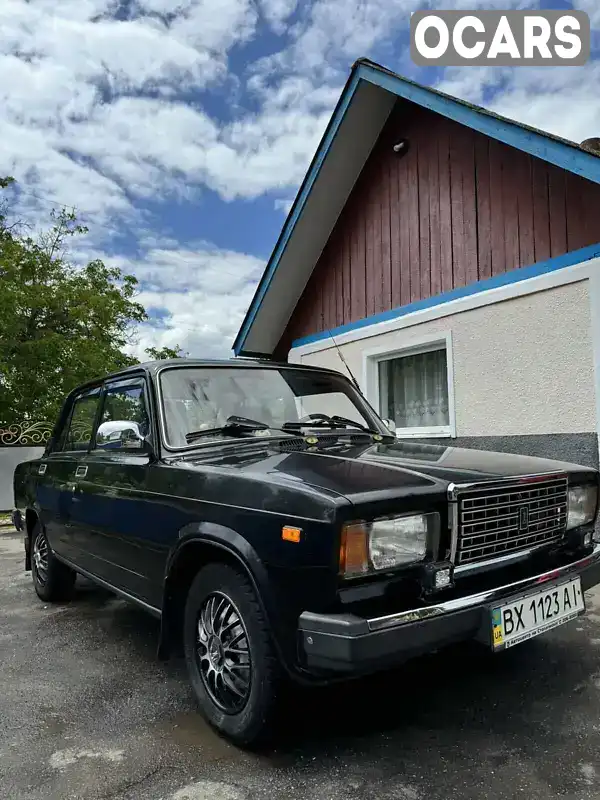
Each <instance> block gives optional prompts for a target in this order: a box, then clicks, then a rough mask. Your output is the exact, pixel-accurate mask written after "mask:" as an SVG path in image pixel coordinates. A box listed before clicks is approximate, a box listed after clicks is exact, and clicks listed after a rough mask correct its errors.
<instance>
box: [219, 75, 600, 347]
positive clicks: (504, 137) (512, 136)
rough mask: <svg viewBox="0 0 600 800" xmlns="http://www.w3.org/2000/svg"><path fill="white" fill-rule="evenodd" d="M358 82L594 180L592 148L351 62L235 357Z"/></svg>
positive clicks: (599, 165)
mask: <svg viewBox="0 0 600 800" xmlns="http://www.w3.org/2000/svg"><path fill="white" fill-rule="evenodd" d="M360 81H369V82H370V83H373V84H375V85H377V86H379V87H380V88H382V89H384V90H385V91H387V92H391V93H392V94H394V95H397V96H398V97H403V98H405V99H407V100H409V101H412V102H414V103H417V104H418V105H420V106H423V107H425V108H428V109H430V110H431V111H434V112H435V113H437V114H441V115H443V116H445V117H449V118H450V119H453V120H455V121H456V122H458V123H460V124H462V125H466V126H467V127H469V128H472V129H473V130H477V131H479V132H480V133H483V134H485V135H486V136H490V137H492V138H494V139H498V140H499V141H502V142H504V143H505V144H508V145H511V146H513V147H516V148H518V149H519V150H522V151H524V152H526V153H529V154H530V155H533V156H536V157H538V158H542V159H544V160H545V161H549V162H551V163H553V164H555V165H556V166H558V167H561V168H562V169H565V170H568V171H569V172H574V173H576V174H578V175H581V176H583V177H584V178H587V179H588V180H591V181H594V182H596V183H600V157H598V156H596V155H593V154H592V153H588V152H586V151H584V150H580V149H578V148H577V147H573V146H571V145H569V144H568V143H563V142H561V141H557V140H555V139H551V138H549V137H547V136H545V135H544V134H543V133H537V132H536V131H533V130H528V129H526V128H522V127H520V126H519V125H518V124H515V123H513V122H511V121H509V120H504V119H499V118H498V117H496V116H494V115H493V114H488V113H486V112H485V111H484V110H480V109H477V108H474V107H472V106H469V105H466V104H464V103H462V102H461V101H459V100H457V99H455V98H452V97H449V96H447V95H443V94H440V93H439V92H436V91H434V90H432V89H430V88H428V87H426V86H421V85H420V84H417V83H414V82H412V81H408V80H406V79H404V78H402V77H400V76H399V75H394V74H393V73H390V72H387V71H386V70H384V69H383V68H378V67H377V66H371V65H370V64H367V63H361V62H357V64H356V65H355V66H354V67H353V72H352V73H351V75H350V77H349V79H348V82H347V83H346V86H345V88H344V90H343V92H342V95H341V97H340V100H339V102H338V105H337V107H336V110H335V111H334V114H333V116H332V118H331V120H330V123H329V126H328V129H327V131H326V132H325V135H324V137H323V139H322V140H321V143H320V145H319V148H318V150H317V152H316V154H315V158H314V159H313V163H312V164H311V167H310V169H309V171H308V173H307V174H306V177H305V179H304V182H303V184H302V186H301V188H300V191H299V193H298V195H297V197H296V200H295V202H294V205H293V207H292V210H291V212H290V215H289V216H288V218H287V219H286V221H285V223H284V226H283V230H282V232H281V236H280V237H279V240H278V242H277V245H276V247H275V249H274V251H273V253H272V254H271V257H270V258H269V262H268V264H267V267H266V269H265V272H264V273H263V276H262V278H261V280H260V283H259V285H258V288H257V290H256V293H255V295H254V297H253V299H252V302H251V303H250V307H249V309H248V311H247V313H246V317H245V319H244V321H243V323H242V325H241V327H240V330H239V331H238V334H237V336H236V339H235V342H234V344H233V350H234V352H235V355H236V356H237V355H239V354H240V353H241V352H243V350H244V345H245V342H246V339H247V337H248V332H249V330H250V328H251V326H252V324H253V323H254V320H255V319H256V316H257V314H258V313H259V311H260V307H261V305H262V302H263V300H264V297H265V295H266V293H267V292H268V290H269V287H270V285H271V282H272V280H273V276H274V274H275V272H276V271H277V268H278V266H279V262H280V260H281V256H282V254H283V251H284V250H285V248H286V246H287V244H288V242H289V240H290V237H291V236H292V233H293V231H294V228H295V227H296V223H297V221H298V219H299V218H300V215H301V214H302V213H303V211H304V207H305V205H306V203H307V201H308V199H309V196H310V193H311V191H312V187H313V185H314V183H315V181H316V179H317V177H318V175H319V172H320V171H321V167H322V165H323V162H324V161H325V159H326V158H327V154H328V152H329V149H330V147H331V145H332V144H333V141H334V139H335V137H336V136H337V135H338V133H339V129H340V126H341V124H342V122H343V120H344V117H345V115H346V111H347V110H348V107H349V105H350V103H351V102H352V98H353V97H354V94H355V92H356V89H357V88H358V85H359V83H360ZM350 135H352V132H350Z"/></svg>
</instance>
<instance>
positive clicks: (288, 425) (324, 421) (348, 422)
mask: <svg viewBox="0 0 600 800" xmlns="http://www.w3.org/2000/svg"><path fill="white" fill-rule="evenodd" d="M282 427H283V429H284V430H290V431H291V430H299V429H300V428H332V429H338V430H339V429H343V428H357V429H358V430H359V431H364V432H365V433H370V434H371V435H373V436H381V435H382V434H381V433H380V432H379V431H375V430H373V429H372V428H367V426H366V425H362V424H361V423H360V422H356V421H355V420H353V419H349V418H348V417H340V416H339V415H338V414H334V415H333V416H331V417H330V416H328V415H327V414H318V415H316V414H315V419H308V420H298V421H297V422H284V423H283V426H282Z"/></svg>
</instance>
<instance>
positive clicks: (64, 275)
mask: <svg viewBox="0 0 600 800" xmlns="http://www.w3.org/2000/svg"><path fill="white" fill-rule="evenodd" d="M11 183H13V179H12V178H3V179H0V189H1V188H6V187H7V186H10V184H11ZM6 213H7V212H6V204H0V287H1V291H0V426H2V425H10V424H13V423H20V422H22V421H24V420H30V421H33V422H36V421H42V420H44V421H53V420H54V418H55V416H56V414H57V412H58V410H59V408H60V406H61V404H62V401H63V400H64V397H65V395H66V394H67V393H68V392H69V391H71V389H73V388H74V387H75V386H77V385H78V384H80V383H83V382H85V381H87V380H91V379H93V378H95V377H97V376H101V375H103V374H106V373H107V372H111V371H114V370H117V369H121V368H123V367H126V366H129V365H131V364H134V363H136V361H137V359H135V358H132V357H131V356H130V355H127V354H126V353H125V352H124V349H125V348H126V346H127V345H128V344H131V343H132V341H133V336H134V333H135V328H136V326H138V325H139V324H140V323H142V322H144V321H145V320H146V319H147V315H146V311H145V309H144V307H143V306H142V305H141V304H140V303H138V302H137V301H136V299H135V296H136V292H137V280H136V278H135V277H134V276H133V275H126V274H123V273H122V272H121V271H120V270H119V269H116V268H112V267H108V266H106V265H105V264H104V263H103V262H102V261H100V260H94V261H90V262H89V263H88V264H87V265H85V266H84V267H76V266H74V265H73V264H72V263H70V262H69V259H68V248H67V245H68V242H69V240H70V239H71V238H72V237H75V236H81V235H84V234H85V233H87V228H85V227H84V226H82V225H79V224H78V222H77V218H76V215H75V213H74V212H68V211H66V210H62V211H60V212H58V213H54V214H53V218H52V225H51V228H50V229H49V230H48V231H47V232H45V233H43V234H42V235H40V236H38V237H36V238H35V239H34V238H33V237H31V236H29V235H24V234H23V233H21V232H20V231H21V227H22V226H18V225H12V226H11V225H9V224H8V222H7V217H6ZM163 353H164V354H163ZM178 354H179V348H177V350H171V349H168V348H165V349H164V350H163V351H159V350H156V349H155V348H150V351H148V357H149V358H155V357H156V356H158V355H159V356H160V357H161V358H164V357H172V356H176V355H178Z"/></svg>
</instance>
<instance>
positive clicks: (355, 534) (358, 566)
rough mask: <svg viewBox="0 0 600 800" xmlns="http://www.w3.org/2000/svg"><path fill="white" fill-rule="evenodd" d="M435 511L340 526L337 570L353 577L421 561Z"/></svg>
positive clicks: (433, 525)
mask: <svg viewBox="0 0 600 800" xmlns="http://www.w3.org/2000/svg"><path fill="white" fill-rule="evenodd" d="M437 526H439V514H437V513H434V514H407V515H403V516H398V517H389V518H386V519H378V520H374V521H373V522H354V523H350V524H349V525H345V526H344V528H343V529H342V539H341V549H340V573H341V574H342V575H344V576H345V577H355V576H357V575H364V574H367V573H370V572H377V571H380V570H386V569H393V568H394V567H399V566H402V565H403V564H411V563H414V562H417V561H422V560H423V559H424V558H425V554H426V552H427V540H428V536H429V532H430V530H433V529H435V528H436V527H437Z"/></svg>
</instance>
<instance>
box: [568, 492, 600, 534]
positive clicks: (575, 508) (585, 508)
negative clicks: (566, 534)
mask: <svg viewBox="0 0 600 800" xmlns="http://www.w3.org/2000/svg"><path fill="white" fill-rule="evenodd" d="M597 505H598V487H597V486H593V485H592V484H588V485H587V486H571V488H570V489H569V499H568V505H567V508H568V511H567V530H568V531H570V530H572V529H573V528H579V527H580V526H581V525H588V524H589V523H590V522H593V521H594V519H595V518H596V508H597Z"/></svg>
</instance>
